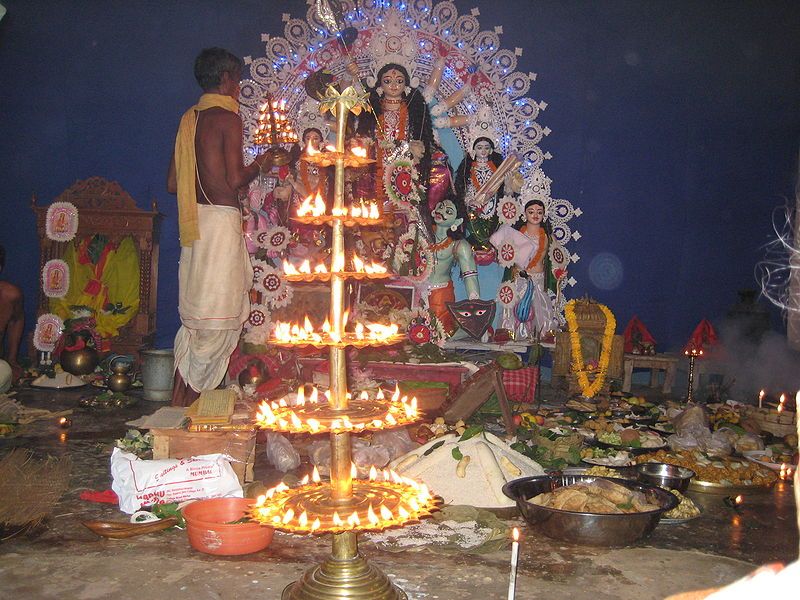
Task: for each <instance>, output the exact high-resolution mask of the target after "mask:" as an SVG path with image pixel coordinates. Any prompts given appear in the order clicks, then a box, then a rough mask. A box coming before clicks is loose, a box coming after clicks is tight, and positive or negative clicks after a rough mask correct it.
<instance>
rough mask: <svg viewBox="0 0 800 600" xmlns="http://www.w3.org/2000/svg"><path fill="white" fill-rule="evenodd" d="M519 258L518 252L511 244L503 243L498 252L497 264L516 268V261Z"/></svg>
mask: <svg viewBox="0 0 800 600" xmlns="http://www.w3.org/2000/svg"><path fill="white" fill-rule="evenodd" d="M516 256H517V250H516V248H514V244H512V243H511V242H503V243H502V244H500V248H499V249H498V252H497V263H498V264H499V265H500V266H501V267H511V266H514V259H515V258H516Z"/></svg>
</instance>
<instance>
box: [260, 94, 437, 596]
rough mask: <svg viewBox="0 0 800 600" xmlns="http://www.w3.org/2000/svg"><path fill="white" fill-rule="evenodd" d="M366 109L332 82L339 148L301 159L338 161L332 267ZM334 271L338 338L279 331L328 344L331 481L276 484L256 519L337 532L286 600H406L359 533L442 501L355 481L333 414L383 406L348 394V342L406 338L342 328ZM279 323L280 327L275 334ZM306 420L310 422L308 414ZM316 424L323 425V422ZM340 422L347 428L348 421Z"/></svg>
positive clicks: (329, 98) (365, 413) (402, 486)
mask: <svg viewBox="0 0 800 600" xmlns="http://www.w3.org/2000/svg"><path fill="white" fill-rule="evenodd" d="M368 109H369V103H368V102H367V97H366V94H359V93H358V92H356V91H355V88H353V87H348V88H347V89H345V90H344V91H342V92H339V91H338V90H337V89H336V88H335V87H334V86H329V87H328V89H327V90H326V92H325V95H324V98H321V101H320V110H321V111H323V112H325V111H330V112H331V113H332V114H333V115H334V116H335V117H336V151H335V152H323V153H319V154H313V155H306V156H304V157H303V160H305V161H307V162H310V163H313V164H316V165H319V166H321V167H327V166H330V165H336V169H335V177H334V190H333V191H334V194H333V206H332V208H331V214H332V215H340V216H339V217H337V218H333V219H332V220H331V221H330V225H331V261H332V262H331V264H333V265H342V266H343V265H344V260H345V252H344V245H345V244H344V242H345V236H344V224H343V220H345V218H346V217H347V211H345V207H344V199H345V193H344V187H345V168H346V167H363V166H366V165H368V164H370V163H372V162H374V161H373V160H372V159H368V158H363V157H361V156H357V155H355V154H352V153H347V152H345V143H344V141H345V130H346V123H347V114H348V113H349V112H352V113H354V114H355V115H358V114H359V113H360V112H361V111H362V110H368ZM303 212H304V213H305V211H303ZM322 213H325V210H324V209H323V210H322V211H320V213H319V214H320V215H321V214H322ZM362 214H363V213H362ZM351 217H352V213H351ZM334 275H336V276H335V277H330V288H331V307H330V315H329V323H330V331H332V332H335V338H336V339H332V338H331V336H330V335H329V334H328V333H326V332H325V331H324V330H323V331H322V332H321V333H318V332H316V331H315V330H313V328H311V327H308V328H306V327H305V326H304V328H303V333H299V331H298V330H299V327H296V326H289V327H288V329H289V331H285V330H286V326H285V324H284V325H282V329H281V330H280V333H279V334H278V335H277V336H276V337H277V339H282V340H286V341H283V342H281V341H278V342H276V343H277V344H278V345H281V346H309V345H311V346H316V347H328V348H329V355H330V360H329V363H330V388H329V390H328V394H327V395H328V402H329V407H328V408H327V409H326V411H325V412H324V413H323V416H324V417H325V419H330V420H329V421H326V423H328V427H329V432H330V433H329V435H330V440H331V463H330V473H331V480H330V483H329V484H325V485H322V484H311V485H304V486H303V487H300V488H297V489H294V490H290V489H288V488H287V487H286V486H283V489H282V490H280V491H278V490H277V489H276V490H274V491H272V493H271V494H269V497H267V496H265V497H264V499H263V501H262V500H261V499H259V502H258V503H257V506H256V508H254V510H253V514H252V516H253V518H255V519H256V520H258V521H261V522H262V523H264V524H266V525H270V526H273V527H275V528H277V529H282V530H283V531H290V532H292V533H331V534H332V536H331V537H332V543H331V556H330V558H328V559H327V560H326V561H325V562H323V563H322V564H320V565H318V566H316V567H313V568H311V569H309V570H308V571H306V572H305V574H304V575H303V577H302V578H301V579H300V580H298V581H296V582H294V583H292V584H290V585H289V586H288V587H287V588H286V589H285V590H284V591H283V593H282V594H281V598H282V600H345V599H347V600H356V599H362V600H406V599H407V596H406V594H405V593H404V592H403V591H402V590H400V589H398V588H397V587H396V586H395V585H393V584H392V582H391V581H390V580H389V578H388V577H387V576H386V575H385V574H383V573H382V572H381V571H380V570H379V569H377V568H376V567H374V566H372V565H370V564H368V563H367V561H366V560H364V557H363V556H361V554H359V552H358V532H359V531H369V530H381V529H386V528H387V527H395V526H397V527H399V526H401V525H403V524H405V523H408V522H412V521H415V520H417V519H419V518H422V517H423V516H427V515H429V514H430V513H431V511H433V510H435V509H436V508H437V507H438V506H439V500H438V499H435V498H434V497H433V496H432V495H431V494H430V493H429V492H428V490H427V488H425V487H424V486H422V485H420V484H416V483H414V482H412V481H411V480H405V479H401V478H399V476H397V475H389V476H384V480H383V481H370V482H362V481H358V480H356V481H354V480H353V476H352V472H351V469H352V446H351V439H350V438H351V435H352V433H353V432H354V430H352V431H351V430H337V429H336V428H334V423H333V419H332V416H333V415H334V414H339V415H349V414H353V413H352V410H351V409H355V413H356V414H355V416H354V418H355V422H356V423H358V424H362V423H363V424H364V427H365V428H366V427H367V426H368V424H371V425H370V426H375V425H376V424H377V421H378V420H382V419H379V418H378V419H376V418H375V417H376V411H377V410H378V409H377V408H376V407H375V405H374V404H372V403H370V402H365V403H364V404H359V402H361V400H353V401H352V405H351V398H350V394H348V393H347V355H346V352H345V347H347V346H354V347H356V348H364V347H367V346H386V345H391V344H396V343H399V342H402V341H403V340H404V339H405V336H404V335H401V334H399V333H394V332H395V331H397V329H396V327H397V326H396V325H395V326H394V327H390V328H389V330H388V331H387V330H384V329H379V328H376V327H374V324H373V328H372V331H370V330H369V329H368V328H366V330H365V328H364V326H363V325H360V326H358V328H357V330H356V331H357V333H358V335H356V333H345V331H344V330H345V323H346V321H347V316H346V313H345V289H344V283H345V278H344V277H343V276H341V274H339V273H334ZM277 325H278V324H276V331H278V327H277ZM365 333H366V335H364V334H365ZM295 334H296V335H295ZM378 400H380V398H378ZM300 406H302V407H305V406H306V405H305V404H302V405H300ZM412 406H413V403H412ZM279 408H281V409H283V408H284V407H279ZM297 408H298V407H295V408H294V409H293V410H296V409H297ZM309 410H311V409H310V408H309ZM390 411H391V404H390V403H389V401H388V399H387V400H386V401H384V408H382V409H380V411H379V412H380V414H382V415H384V416H385V417H386V419H387V420H388V419H389V416H392V418H395V419H398V420H399V419H401V418H408V419H412V416H411V415H409V414H407V413H406V412H405V408H403V412H401V413H398V414H397V415H394V414H392V413H391V412H390ZM309 418H313V417H309ZM295 419H296V423H298V422H299V423H300V426H301V427H302V426H303V423H304V421H303V419H301V418H300V417H299V416H297V415H295ZM348 420H350V419H349V417H348ZM284 421H286V422H287V423H290V422H291V416H290V415H289V419H288V420H287V419H284ZM276 422H277V421H276ZM305 422H306V423H308V419H306V420H305ZM319 422H320V423H322V419H320V420H319ZM350 423H351V425H352V424H353V423H354V421H353V420H350ZM279 425H280V423H279ZM340 426H341V427H345V423H344V419H342V421H341V423H340ZM409 509H410V510H409ZM376 511H377V512H376ZM334 517H336V518H335V519H334Z"/></svg>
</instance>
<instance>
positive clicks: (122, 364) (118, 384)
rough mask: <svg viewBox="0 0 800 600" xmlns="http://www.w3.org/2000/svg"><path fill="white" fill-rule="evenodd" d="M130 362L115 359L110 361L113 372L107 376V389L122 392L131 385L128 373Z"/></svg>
mask: <svg viewBox="0 0 800 600" xmlns="http://www.w3.org/2000/svg"><path fill="white" fill-rule="evenodd" d="M129 369H130V364H129V363H128V362H127V361H123V360H119V359H115V360H113V361H112V362H111V370H112V371H113V373H112V374H111V375H109V376H108V382H107V384H106V385H108V389H110V390H111V391H112V392H124V391H126V390H127V389H128V388H130V387H131V376H130V375H129V374H128V370H129Z"/></svg>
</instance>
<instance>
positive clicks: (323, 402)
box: [256, 386, 420, 434]
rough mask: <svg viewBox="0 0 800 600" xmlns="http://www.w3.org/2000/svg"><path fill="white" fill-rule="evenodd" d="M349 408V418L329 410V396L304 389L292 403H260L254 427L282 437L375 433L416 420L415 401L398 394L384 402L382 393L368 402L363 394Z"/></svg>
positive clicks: (302, 387) (290, 400)
mask: <svg viewBox="0 0 800 600" xmlns="http://www.w3.org/2000/svg"><path fill="white" fill-rule="evenodd" d="M347 397H348V404H349V406H350V407H351V409H352V414H351V415H348V414H346V413H342V412H341V411H338V410H336V409H333V408H331V407H330V403H329V400H330V395H329V393H328V392H325V393H324V394H320V393H319V391H318V390H317V388H312V391H311V393H310V394H309V395H308V396H306V394H305V388H304V386H301V387H300V388H299V389H298V390H297V394H296V396H295V397H294V398H293V399H292V398H289V397H288V396H286V397H283V398H281V399H279V400H277V401H272V402H267V401H263V402H262V403H261V404H260V405H259V410H258V413H257V414H256V425H257V426H258V427H260V428H261V429H270V430H272V431H280V432H284V433H311V434H316V433H330V432H336V433H339V432H345V431H349V432H361V431H376V430H381V429H388V428H392V427H402V426H405V425H410V424H411V423H414V422H415V421H417V420H418V419H419V416H420V413H419V407H418V404H417V399H416V398H415V397H412V398H411V399H409V398H408V397H407V396H402V397H401V396H400V390H399V389H398V388H396V389H395V392H394V394H393V395H392V396H391V398H389V399H388V400H387V398H386V397H385V395H384V394H383V391H381V390H379V391H378V393H377V394H376V395H375V396H374V397H373V398H370V396H369V394H367V392H366V391H364V392H362V393H361V394H360V395H359V397H358V398H357V399H352V400H351V399H350V398H351V395H350V394H349V393H348V394H347Z"/></svg>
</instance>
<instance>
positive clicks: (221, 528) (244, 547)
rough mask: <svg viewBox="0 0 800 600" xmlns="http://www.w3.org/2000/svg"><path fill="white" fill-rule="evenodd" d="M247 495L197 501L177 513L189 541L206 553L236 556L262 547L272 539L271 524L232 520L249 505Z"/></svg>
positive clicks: (239, 517)
mask: <svg viewBox="0 0 800 600" xmlns="http://www.w3.org/2000/svg"><path fill="white" fill-rule="evenodd" d="M253 503H254V501H253V500H252V499H251V498H214V499H212V500H197V501H196V502H192V503H191V504H189V505H187V506H186V507H185V508H184V509H183V510H182V511H181V512H182V513H183V517H184V518H185V519H186V533H187V535H188V536H189V544H190V545H191V546H192V548H194V549H195V550H199V551H200V552H205V553H206V554H218V555H222V556H236V555H241V554H250V553H252V552H258V551H259V550H263V549H264V548H266V547H267V546H269V543H270V542H271V541H272V535H273V533H274V530H273V529H272V527H266V526H264V525H259V524H258V523H234V521H237V520H239V519H241V518H242V517H244V516H245V515H246V514H247V511H248V510H249V509H250V508H251V507H252V506H253Z"/></svg>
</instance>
